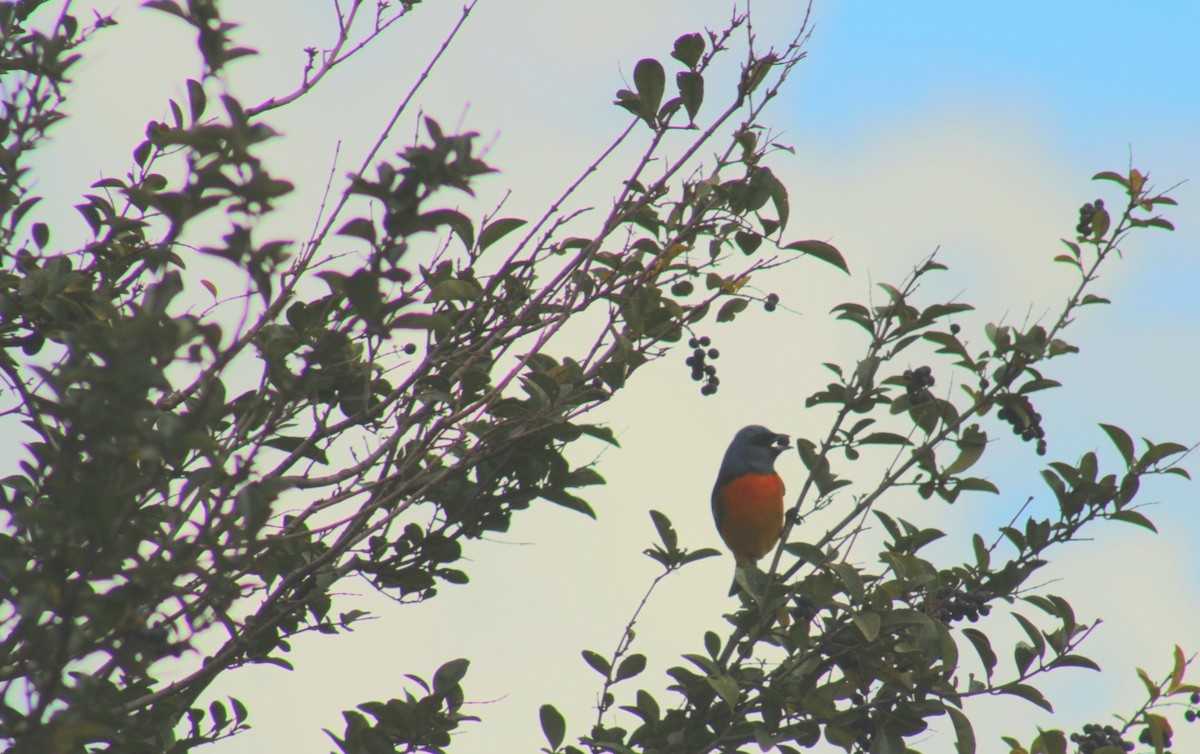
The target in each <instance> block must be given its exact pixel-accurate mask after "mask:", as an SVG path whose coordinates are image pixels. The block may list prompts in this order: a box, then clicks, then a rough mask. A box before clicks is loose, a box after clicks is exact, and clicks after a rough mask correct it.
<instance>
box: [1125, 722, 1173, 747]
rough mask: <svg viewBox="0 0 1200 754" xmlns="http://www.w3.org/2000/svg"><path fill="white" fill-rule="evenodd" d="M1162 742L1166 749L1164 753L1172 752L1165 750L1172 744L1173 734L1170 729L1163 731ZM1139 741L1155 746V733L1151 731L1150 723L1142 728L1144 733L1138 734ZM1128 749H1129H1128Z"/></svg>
mask: <svg viewBox="0 0 1200 754" xmlns="http://www.w3.org/2000/svg"><path fill="white" fill-rule="evenodd" d="M1162 742H1163V749H1164V752H1163V754H1171V752H1169V751H1165V750H1166V749H1167V748H1168V747H1169V746H1170V745H1171V734H1170V732H1169V731H1165V730H1164V731H1163V732H1162ZM1138 743H1140V744H1146V745H1147V746H1154V734H1153V733H1151V732H1150V726H1149V725H1147V726H1146V727H1145V728H1142V733H1141V735H1139V736H1138ZM1126 751H1129V750H1128V749H1126Z"/></svg>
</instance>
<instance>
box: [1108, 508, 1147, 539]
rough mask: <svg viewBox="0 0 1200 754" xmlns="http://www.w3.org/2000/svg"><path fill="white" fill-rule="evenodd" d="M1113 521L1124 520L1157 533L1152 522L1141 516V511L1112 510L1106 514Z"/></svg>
mask: <svg viewBox="0 0 1200 754" xmlns="http://www.w3.org/2000/svg"><path fill="white" fill-rule="evenodd" d="M1108 517H1109V518H1111V519H1112V520H1113V521H1124V522H1125V523H1127V524H1134V525H1136V526H1141V527H1142V528H1145V529H1149V530H1150V531H1152V532H1154V533H1156V534H1157V533H1158V529H1156V528H1155V527H1154V523H1153V522H1152V521H1151V520H1150V519H1148V518H1146V517H1145V516H1143V515H1142V514H1141V513H1138V512H1137V511H1132V510H1123V511H1113V512H1112V513H1110V514H1109V515H1108Z"/></svg>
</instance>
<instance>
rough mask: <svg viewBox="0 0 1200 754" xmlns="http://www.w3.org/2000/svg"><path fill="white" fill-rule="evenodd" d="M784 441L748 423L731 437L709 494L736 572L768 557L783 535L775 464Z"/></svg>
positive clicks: (785, 444) (779, 481) (780, 490)
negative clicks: (734, 561) (735, 561)
mask: <svg viewBox="0 0 1200 754" xmlns="http://www.w3.org/2000/svg"><path fill="white" fill-rule="evenodd" d="M789 447H790V445H789V443H788V436H787V435H781V434H777V433H775V432H772V431H771V430H769V429H767V428H766V427H763V426H759V425H757V424H752V425H750V426H748V427H743V428H741V429H740V430H738V433H737V434H736V435H734V437H733V442H731V443H729V449H728V450H726V451H725V458H724V459H723V460H722V461H721V470H720V472H719V473H718V474H717V482H716V484H714V485H713V491H712V512H713V520H714V521H716V524H717V531H719V532H720V533H721V539H723V540H725V545H726V546H727V547H728V548H729V549H730V551H731V552H732V553H733V557H734V558H735V559H736V560H737V564H738V567H739V568H745V567H746V566H749V565H751V564H753V563H754V561H756V560H758V559H759V558H761V557H762V556H763V555H766V554H767V553H768V552H770V551H771V550H772V548H774V547H775V544H776V543H777V542H778V541H779V534H780V532H781V531H783V480H782V479H780V478H779V474H776V473H775V459H776V458H777V457H778V456H779V454H780V453H782V452H783V451H784V450H786V449H787V448H789Z"/></svg>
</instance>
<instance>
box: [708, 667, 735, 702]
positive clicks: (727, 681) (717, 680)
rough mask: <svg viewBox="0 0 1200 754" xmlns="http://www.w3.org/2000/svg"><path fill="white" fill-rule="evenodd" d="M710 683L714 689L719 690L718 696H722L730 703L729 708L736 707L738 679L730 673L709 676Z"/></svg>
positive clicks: (722, 699) (723, 699) (724, 700)
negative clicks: (729, 674)
mask: <svg viewBox="0 0 1200 754" xmlns="http://www.w3.org/2000/svg"><path fill="white" fill-rule="evenodd" d="M706 680H707V681H708V685H709V686H712V690H713V691H715V692H717V696H719V697H721V701H723V702H725V704H726V705H728V707H729V709H731V710H732V709H735V708H736V707H737V702H738V696H739V691H738V685H737V681H735V680H734V679H733V678H731V677H730V676H728V675H721V676H715V677H714V676H709V677H708V678H707V679H706Z"/></svg>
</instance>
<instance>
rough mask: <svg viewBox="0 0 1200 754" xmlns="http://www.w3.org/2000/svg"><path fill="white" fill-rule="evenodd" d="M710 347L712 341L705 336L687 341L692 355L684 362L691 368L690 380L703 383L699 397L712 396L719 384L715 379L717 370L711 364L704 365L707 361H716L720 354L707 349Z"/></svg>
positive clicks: (712, 349) (713, 349)
mask: <svg viewBox="0 0 1200 754" xmlns="http://www.w3.org/2000/svg"><path fill="white" fill-rule="evenodd" d="M711 345H712V340H711V339H710V338H709V337H708V336H707V335H705V336H704V337H702V338H692V339H691V340H689V341H688V348H691V349H692V355H691V356H689V357H688V358H687V360H686V361H684V363H685V364H687V365H688V366H689V367H691V368H692V379H693V380H694V381H696V382H700V381H702V380H703V381H704V384H703V385H702V386H701V387H700V395H712V394H713V393H715V392H717V386H718V385H720V384H721V380H719V379H717V368H716V367H715V366H713V365H712V364H708V363H706V360H708V359H712V360H715V359H718V358H720V356H721V352H720V351H718V350H717V349H715V348H709V346H711Z"/></svg>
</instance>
